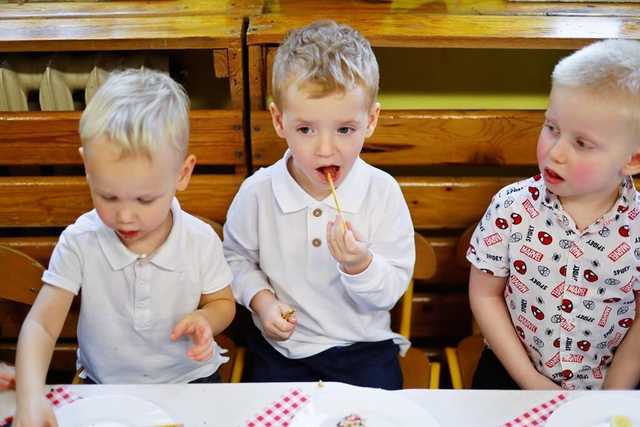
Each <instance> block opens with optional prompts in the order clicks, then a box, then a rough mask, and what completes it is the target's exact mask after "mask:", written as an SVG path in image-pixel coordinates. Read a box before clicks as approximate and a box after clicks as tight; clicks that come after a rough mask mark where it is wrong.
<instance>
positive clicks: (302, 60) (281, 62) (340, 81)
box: [271, 20, 379, 108]
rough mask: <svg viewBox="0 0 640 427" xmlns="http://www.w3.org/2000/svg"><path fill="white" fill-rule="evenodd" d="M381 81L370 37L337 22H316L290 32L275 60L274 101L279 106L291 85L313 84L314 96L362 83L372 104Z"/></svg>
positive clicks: (344, 90)
mask: <svg viewBox="0 0 640 427" xmlns="http://www.w3.org/2000/svg"><path fill="white" fill-rule="evenodd" d="M378 83H379V73H378V61H377V60H376V57H375V55H374V53H373V51H372V50H371V45H370V44H369V42H368V41H367V39H365V38H364V37H363V36H362V35H361V34H360V33H359V32H357V31H356V30H354V29H353V28H351V27H349V26H347V25H341V24H337V23H336V22H334V21H325V20H323V21H316V22H313V23H311V24H309V25H307V26H306V27H303V28H300V29H297V30H293V31H291V32H289V34H288V35H287V37H286V39H285V40H284V42H283V43H282V45H281V46H280V47H279V48H278V52H277V53H276V57H275V59H274V62H273V76H272V85H271V86H272V88H273V100H274V102H275V103H276V105H277V106H278V107H280V108H281V107H282V102H283V94H284V92H285V91H286V89H287V87H289V86H290V85H292V84H294V85H298V86H305V85H309V86H311V87H312V88H313V91H312V93H311V96H313V97H323V96H327V95H330V94H332V93H336V92H337V93H344V92H346V91H348V90H351V89H354V88H355V87H357V86H359V87H362V88H363V89H364V91H365V94H366V95H367V101H368V103H369V105H372V104H373V103H374V102H375V100H376V98H377V96H378Z"/></svg>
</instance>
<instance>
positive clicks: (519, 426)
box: [502, 393, 567, 427]
mask: <svg viewBox="0 0 640 427" xmlns="http://www.w3.org/2000/svg"><path fill="white" fill-rule="evenodd" d="M566 401H567V395H566V394H564V393H560V394H559V395H557V396H556V397H554V398H553V399H551V400H549V401H547V402H544V403H541V404H540V405H538V406H534V407H533V408H530V409H527V410H526V411H525V412H524V413H523V414H522V415H518V416H517V417H515V418H514V419H512V420H511V421H509V422H506V423H504V424H503V425H502V427H540V426H543V425H545V423H546V422H547V420H548V419H549V417H550V416H551V414H553V411H555V410H556V409H557V408H558V406H559V405H561V404H563V403H564V402H566Z"/></svg>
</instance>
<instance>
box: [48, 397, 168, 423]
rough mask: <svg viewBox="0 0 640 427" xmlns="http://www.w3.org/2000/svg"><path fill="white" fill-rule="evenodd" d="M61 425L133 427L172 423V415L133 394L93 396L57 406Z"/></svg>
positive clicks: (57, 415) (57, 416)
mask: <svg viewBox="0 0 640 427" xmlns="http://www.w3.org/2000/svg"><path fill="white" fill-rule="evenodd" d="M55 413H56V418H57V419H58V425H59V426H60V427H133V426H145V425H147V426H148V425H153V424H170V423H173V422H174V421H173V420H172V419H171V417H170V416H169V414H167V413H166V412H165V411H164V410H162V409H161V408H159V407H158V406H157V405H155V404H154V403H151V402H149V401H147V400H143V399H139V398H137V397H133V396H124V395H123V396H120V395H105V396H91V397H87V398H84V399H79V400H76V401H75V402H73V403H69V404H68V405H65V406H62V407H61V408H59V409H56V411H55Z"/></svg>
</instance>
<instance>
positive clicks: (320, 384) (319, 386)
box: [318, 380, 324, 388]
mask: <svg viewBox="0 0 640 427" xmlns="http://www.w3.org/2000/svg"><path fill="white" fill-rule="evenodd" d="M322 387H324V383H323V382H322V380H318V388H322Z"/></svg>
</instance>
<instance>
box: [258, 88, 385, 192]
mask: <svg viewBox="0 0 640 427" xmlns="http://www.w3.org/2000/svg"><path fill="white" fill-rule="evenodd" d="M282 104H283V108H282V111H279V110H278V108H277V107H276V106H275V104H271V107H270V109H271V116H272V119H273V125H274V127H275V129H276V132H277V134H278V135H279V136H280V137H281V138H285V139H286V140H287V144H288V145H289V149H290V150H291V159H290V161H289V164H288V168H289V171H290V173H291V175H292V176H293V178H294V179H295V180H296V181H297V182H298V184H300V186H301V187H302V188H303V189H304V190H305V191H306V192H307V193H309V194H310V195H311V196H312V197H314V198H316V199H322V198H324V197H326V196H327V195H328V194H329V192H330V187H329V183H328V181H327V176H326V174H327V173H328V172H329V173H331V175H332V178H333V181H334V183H335V185H336V186H338V185H339V184H340V182H342V180H344V178H345V177H346V176H347V175H348V174H349V171H350V170H351V168H352V167H353V164H354V162H355V161H356V159H357V158H358V155H359V154H360V150H361V149H362V145H363V144H364V140H365V138H368V137H369V136H371V134H372V133H373V131H374V129H375V127H376V123H377V121H378V114H379V113H380V105H379V104H377V103H376V104H374V105H373V106H371V107H369V105H368V104H369V103H368V101H367V96H366V95H365V92H364V90H363V89H361V88H360V87H357V88H355V89H352V90H350V91H348V92H346V93H344V94H340V93H335V94H331V95H327V96H324V97H322V98H311V97H310V96H309V92H308V91H306V90H305V89H304V87H303V88H299V87H297V86H296V85H291V86H289V88H288V89H287V91H286V92H285V93H284V96H283V102H282Z"/></svg>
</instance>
